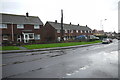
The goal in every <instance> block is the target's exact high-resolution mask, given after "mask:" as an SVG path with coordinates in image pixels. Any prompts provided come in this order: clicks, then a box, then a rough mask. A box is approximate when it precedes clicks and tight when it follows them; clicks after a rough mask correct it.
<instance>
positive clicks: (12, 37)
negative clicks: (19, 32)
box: [11, 23, 14, 41]
mask: <svg viewBox="0 0 120 80" xmlns="http://www.w3.org/2000/svg"><path fill="white" fill-rule="evenodd" d="M11 28H12V41H14V27H13V23H11Z"/></svg>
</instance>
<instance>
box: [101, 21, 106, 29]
mask: <svg viewBox="0 0 120 80" xmlns="http://www.w3.org/2000/svg"><path fill="white" fill-rule="evenodd" d="M106 20H107V19H104V20H100V27H101V28H102V30H104V29H103V21H106Z"/></svg>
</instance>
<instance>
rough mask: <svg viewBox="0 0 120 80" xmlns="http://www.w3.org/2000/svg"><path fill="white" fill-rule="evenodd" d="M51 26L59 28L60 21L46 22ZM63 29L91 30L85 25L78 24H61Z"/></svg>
mask: <svg viewBox="0 0 120 80" xmlns="http://www.w3.org/2000/svg"><path fill="white" fill-rule="evenodd" d="M48 23H49V24H50V25H51V26H52V27H54V28H55V29H59V30H60V29H61V24H60V23H56V22H50V21H49V22H48ZM63 29H64V30H89V31H91V29H90V28H89V27H87V26H79V25H73V24H63Z"/></svg>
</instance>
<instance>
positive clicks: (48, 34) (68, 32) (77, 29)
mask: <svg viewBox="0 0 120 80" xmlns="http://www.w3.org/2000/svg"><path fill="white" fill-rule="evenodd" d="M63 30H64V31H63V32H64V40H70V39H71V40H74V39H75V38H76V37H77V36H80V35H92V30H91V29H90V28H89V27H88V26H87V25H86V26H80V25H79V24H78V25H73V24H71V23H70V24H63ZM60 37H61V24H60V23H58V22H57V20H55V22H50V21H47V22H46V24H45V26H44V40H47V41H60Z"/></svg>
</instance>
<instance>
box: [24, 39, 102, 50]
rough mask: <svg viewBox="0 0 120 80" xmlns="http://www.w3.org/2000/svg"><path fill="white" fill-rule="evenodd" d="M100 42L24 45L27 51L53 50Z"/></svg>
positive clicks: (98, 41)
mask: <svg viewBox="0 0 120 80" xmlns="http://www.w3.org/2000/svg"><path fill="white" fill-rule="evenodd" d="M100 42H101V41H100V40H96V41H92V42H69V43H52V44H32V45H23V47H25V48H27V49H40V48H52V47H66V46H75V45H84V44H93V43H100Z"/></svg>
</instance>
